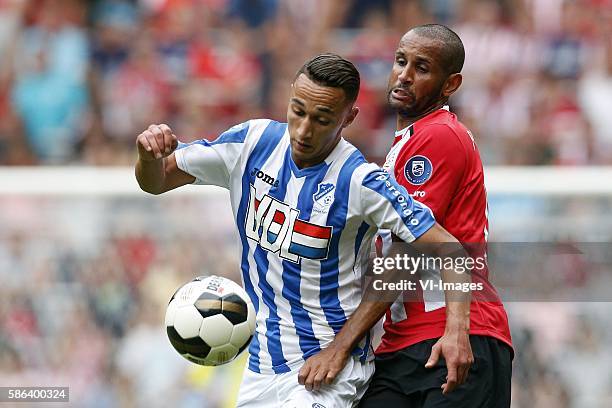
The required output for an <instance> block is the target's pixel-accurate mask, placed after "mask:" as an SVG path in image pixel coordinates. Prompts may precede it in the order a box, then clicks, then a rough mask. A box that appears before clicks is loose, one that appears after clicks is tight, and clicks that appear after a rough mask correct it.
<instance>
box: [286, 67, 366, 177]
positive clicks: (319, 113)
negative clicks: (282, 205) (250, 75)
mask: <svg viewBox="0 0 612 408" xmlns="http://www.w3.org/2000/svg"><path fill="white" fill-rule="evenodd" d="M357 112H358V110H357V108H354V107H353V103H352V102H349V101H347V99H346V95H345V93H344V90H343V89H342V88H332V87H328V86H322V85H317V84H316V83H314V82H313V81H311V80H310V79H309V78H308V77H307V76H306V75H304V74H300V76H298V78H297V79H296V80H295V82H294V83H293V86H292V88H291V96H290V99H289V107H288V109H287V123H288V125H289V137H290V139H291V157H292V158H293V161H294V162H295V164H297V165H298V167H300V168H304V167H311V166H314V165H316V164H319V163H321V162H322V161H323V160H325V158H326V157H327V156H328V155H329V153H330V152H331V151H332V150H333V148H334V147H335V146H336V143H338V140H339V139H340V133H341V131H342V129H343V128H344V127H346V126H348V125H349V124H350V123H351V122H352V121H353V119H355V116H356V115H357Z"/></svg>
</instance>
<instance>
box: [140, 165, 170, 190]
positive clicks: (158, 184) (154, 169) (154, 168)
mask: <svg viewBox="0 0 612 408" xmlns="http://www.w3.org/2000/svg"><path fill="white" fill-rule="evenodd" d="M166 160H167V159H165V158H163V159H159V160H142V159H138V162H137V163H136V180H138V185H139V186H140V188H141V189H142V190H144V191H146V192H147V193H151V194H161V193H163V192H164V191H163V186H164V178H165V171H164V165H165V163H164V162H165V161H166Z"/></svg>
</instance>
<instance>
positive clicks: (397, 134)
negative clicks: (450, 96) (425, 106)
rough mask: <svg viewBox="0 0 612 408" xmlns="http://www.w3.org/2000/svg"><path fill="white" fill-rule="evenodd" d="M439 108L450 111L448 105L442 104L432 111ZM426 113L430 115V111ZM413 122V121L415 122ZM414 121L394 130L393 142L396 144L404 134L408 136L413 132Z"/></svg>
mask: <svg viewBox="0 0 612 408" xmlns="http://www.w3.org/2000/svg"><path fill="white" fill-rule="evenodd" d="M440 110H445V111H449V112H450V108H449V106H448V105H444V106H442V107H441V108H440V109H438V110H436V111H434V112H438V111H440ZM434 112H431V113H430V114H428V115H427V116H429V115H431V114H432V113H434ZM427 116H425V117H422V118H421V119H419V120H417V122H418V121H420V120H422V119H425V118H426V117H427ZM417 122H414V123H417ZM414 123H413V124H412V125H410V126H406V127H405V128H403V129H401V130H396V131H395V137H394V138H393V144H396V143H397V142H399V141H400V140H402V139H403V138H404V137H405V136H406V135H408V137H410V136H412V134H413V133H414Z"/></svg>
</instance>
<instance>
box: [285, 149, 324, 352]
mask: <svg viewBox="0 0 612 408" xmlns="http://www.w3.org/2000/svg"><path fill="white" fill-rule="evenodd" d="M288 160H289V163H290V164H293V161H292V160H291V158H288ZM323 164H324V165H323V166H321V168H320V169H318V171H317V172H308V173H306V172H304V173H299V172H296V171H294V173H296V175H297V174H300V175H301V174H306V180H304V184H303V185H302V189H301V190H300V194H299V195H298V199H297V210H298V211H299V212H300V213H299V214H300V215H299V217H300V219H302V220H310V214H311V213H312V205H313V203H314V202H313V200H312V194H313V193H314V192H315V191H316V189H317V186H318V185H319V184H320V183H321V182H322V181H323V178H324V177H325V174H326V173H327V170H328V168H329V165H327V164H326V163H325V162H324V163H323ZM294 170H295V169H294ZM294 249H295V248H294ZM294 249H291V245H290V246H289V250H290V251H291V252H294ZM301 280H302V275H301V268H300V265H297V264H295V263H293V262H288V261H283V296H284V297H285V299H287V300H288V301H289V304H290V305H291V317H292V318H293V324H294V326H295V332H296V333H297V335H298V340H299V343H300V350H302V353H303V358H304V359H307V358H308V357H310V356H311V355H313V354H316V353H318V352H319V351H321V343H319V340H318V339H317V338H316V336H315V334H314V330H313V328H312V320H311V319H310V316H309V315H308V312H307V311H306V310H305V309H304V307H303V306H302V299H301V295H300V283H301Z"/></svg>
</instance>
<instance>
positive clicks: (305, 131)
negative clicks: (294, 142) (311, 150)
mask: <svg viewBox="0 0 612 408" xmlns="http://www.w3.org/2000/svg"><path fill="white" fill-rule="evenodd" d="M311 128H312V127H311V122H310V119H308V118H307V117H306V118H304V119H303V120H302V121H301V122H300V125H299V126H298V128H297V135H298V137H299V138H300V140H306V139H309V138H310V135H311Z"/></svg>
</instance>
